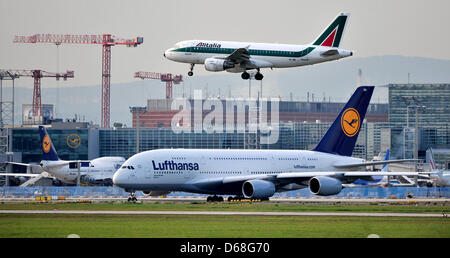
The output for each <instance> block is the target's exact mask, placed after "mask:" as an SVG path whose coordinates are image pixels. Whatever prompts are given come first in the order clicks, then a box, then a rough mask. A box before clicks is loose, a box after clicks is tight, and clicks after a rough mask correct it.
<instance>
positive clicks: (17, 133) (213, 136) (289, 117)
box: [0, 84, 450, 163]
mask: <svg viewBox="0 0 450 258" xmlns="http://www.w3.org/2000/svg"><path fill="white" fill-rule="evenodd" d="M387 86H388V87H389V104H370V106H369V108H368V111H367V115H366V119H365V121H364V122H363V123H362V126H361V131H360V134H359V137H358V140H357V143H356V147H355V150H354V152H353V156H355V157H360V158H364V159H367V160H371V159H373V158H374V157H376V156H378V154H379V153H383V152H385V150H386V149H387V148H391V150H392V151H391V153H392V157H395V158H403V157H406V158H411V157H412V153H413V152H414V139H415V138H414V136H415V133H414V130H413V129H414V128H415V117H416V109H415V107H416V106H417V107H418V108H417V110H418V112H417V117H418V123H417V127H418V136H419V141H418V142H419V144H418V146H417V148H418V157H419V158H422V159H425V156H426V150H427V149H428V148H430V147H432V148H438V149H441V150H442V149H444V150H445V149H450V131H449V130H450V128H449V126H450V110H449V103H450V84H389V85H387ZM204 101H205V100H202V103H203V102H204ZM220 101H222V100H220ZM344 105H345V103H333V102H299V101H280V102H279V137H278V141H277V142H275V143H272V144H267V143H265V142H264V141H260V140H259V139H260V132H259V131H256V132H250V131H246V132H242V131H240V132H238V131H234V132H225V131H224V132H213V133H206V132H205V131H202V132H195V133H194V132H189V133H186V132H181V133H176V132H174V131H173V130H172V128H171V127H170V121H171V120H172V117H173V116H174V114H176V113H177V112H178V111H177V110H175V111H173V110H171V100H165V99H164V100H155V99H151V100H148V102H147V107H145V108H143V109H141V113H140V117H139V120H140V123H139V124H140V127H139V128H136V123H137V113H136V112H132V116H133V127H132V128H122V127H113V128H107V129H106V128H97V127H94V126H92V125H89V124H87V123H73V122H64V123H54V124H52V125H51V126H50V127H48V133H49V134H50V137H51V138H52V141H53V143H54V144H55V148H56V150H57V152H58V154H59V155H60V157H61V158H62V159H71V160H77V159H81V160H85V159H93V158H96V157H102V156H122V157H125V158H129V157H131V156H132V155H134V154H135V153H136V152H140V151H145V150H153V149H160V148H206V149H216V148H219V149H299V150H305V149H312V148H314V147H315V145H316V144H317V143H318V142H319V140H320V139H321V138H322V136H323V135H324V134H325V132H326V131H327V130H328V128H329V126H330V125H331V123H332V122H333V121H334V119H335V118H336V116H337V114H338V112H339V111H340V110H341V108H342V107H343V106H344ZM127 111H128V110H127ZM247 111H248V110H246V112H247ZM205 115H207V112H204V114H203V117H204V116H205ZM245 121H246V120H245ZM408 125H409V126H408ZM7 131H8V140H7V145H8V146H7V149H8V150H9V152H13V153H20V154H19V155H17V154H16V155H14V157H15V158H14V159H20V160H16V161H21V162H33V163H39V162H40V160H41V148H40V142H39V132H38V129H37V126H34V127H20V128H18V127H16V128H8V129H7ZM411 132H413V133H411ZM137 137H139V141H137ZM138 143H139V144H138ZM0 147H1V146H0ZM441 156H442V155H441ZM444 156H445V155H444ZM444 156H442V157H444ZM17 157H20V158H17ZM437 162H439V161H437Z"/></svg>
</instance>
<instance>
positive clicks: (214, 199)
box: [206, 195, 223, 202]
mask: <svg viewBox="0 0 450 258" xmlns="http://www.w3.org/2000/svg"><path fill="white" fill-rule="evenodd" d="M206 202H223V197H222V196H217V195H214V196H208V197H207V198H206Z"/></svg>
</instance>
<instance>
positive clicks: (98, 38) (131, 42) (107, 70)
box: [13, 34, 144, 128]
mask: <svg viewBox="0 0 450 258" xmlns="http://www.w3.org/2000/svg"><path fill="white" fill-rule="evenodd" d="M13 42H14V43H54V44H57V45H60V44H97V45H102V46H103V51H102V109H101V113H102V121H101V127H103V128H109V127H110V88H111V86H110V80H111V46H115V45H126V46H128V47H137V46H138V45H140V44H142V43H143V42H144V38H143V37H135V38H133V39H121V38H116V37H115V36H113V35H111V34H103V35H70V34H65V35H63V34H36V35H32V36H16V37H15V38H14V41H13Z"/></svg>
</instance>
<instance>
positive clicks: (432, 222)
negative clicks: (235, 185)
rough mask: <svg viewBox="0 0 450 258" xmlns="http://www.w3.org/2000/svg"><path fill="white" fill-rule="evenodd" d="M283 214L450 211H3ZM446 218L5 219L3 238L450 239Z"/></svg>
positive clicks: (339, 207)
mask: <svg viewBox="0 0 450 258" xmlns="http://www.w3.org/2000/svg"><path fill="white" fill-rule="evenodd" d="M54 209H58V210H121V211H125V210H137V211H146V210H148V211H151V210H159V211H171V210H184V211H280V212H283V211H284V212H302V211H303V212H402V213H442V212H443V211H444V212H446V213H449V211H450V209H449V206H426V205H415V204H402V205H386V204H385V205H345V204H335V205H310V204H308V205H305V204H299V203H286V204H282V203H269V202H262V203H205V202H192V203H166V202H164V203H158V202H156V203H148V204H137V203H136V204H129V203H95V204H94V203H39V202H36V203H2V204H0V210H54ZM449 221H450V220H449V219H446V218H412V217H411V218H410V217H401V218H395V217H335V216H318V217H309V216H211V215H200V216H194V215H188V216H186V215H81V214H0V237H13V238H14V237H18V238H28V237H36V238H49V237H52V238H53V237H57V238H65V237H67V236H68V235H69V234H77V235H79V236H80V237H82V238H104V237H107V238H117V237H162V238H165V237H177V238H178V237H181V238H185V237H186V238H211V237H224V238H235V237H249V238H254V237H262V238H266V237H267V238H279V237H363V238H365V237H367V236H368V235H369V234H377V235H379V236H380V237H385V238H391V237H395V238H397V237H398V238H401V237H407V238H410V237H440V238H448V237H450V223H449Z"/></svg>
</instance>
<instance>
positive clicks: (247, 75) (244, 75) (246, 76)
mask: <svg viewBox="0 0 450 258" xmlns="http://www.w3.org/2000/svg"><path fill="white" fill-rule="evenodd" d="M241 78H242V79H244V80H248V78H250V74H249V73H247V72H243V73H242V74H241Z"/></svg>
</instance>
